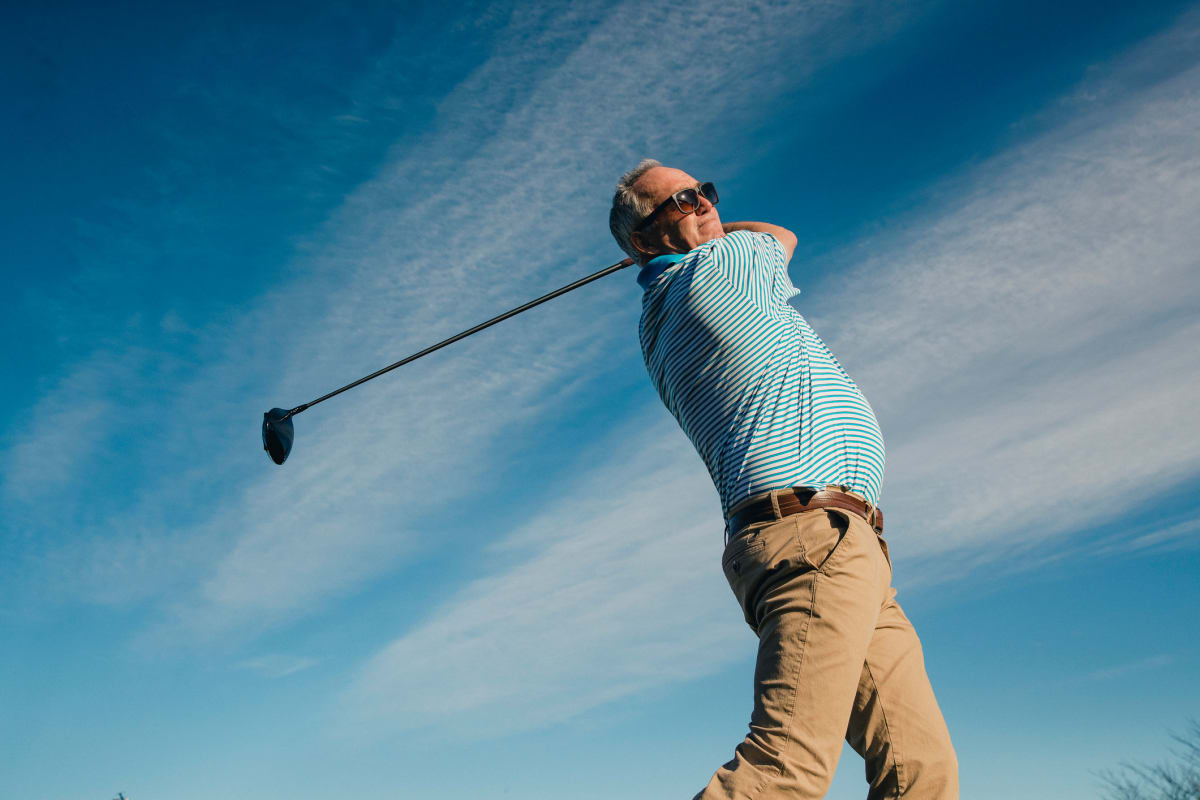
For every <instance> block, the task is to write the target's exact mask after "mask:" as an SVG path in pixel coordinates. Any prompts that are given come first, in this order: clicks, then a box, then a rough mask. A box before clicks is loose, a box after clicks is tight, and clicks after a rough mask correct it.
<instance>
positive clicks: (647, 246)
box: [631, 167, 725, 256]
mask: <svg viewBox="0 0 1200 800" xmlns="http://www.w3.org/2000/svg"><path fill="white" fill-rule="evenodd" d="M699 183H700V182H699V181H697V180H696V179H695V178H693V177H692V176H691V175H688V174H687V173H686V172H684V171H683V170H680V169H672V168H671V167H654V168H653V169H650V170H647V171H646V173H645V174H644V175H642V177H640V178H638V180H637V182H636V183H635V184H634V186H633V188H634V190H635V191H638V192H641V193H643V194H645V195H647V196H649V197H650V198H651V199H652V200H653V201H654V203H653V204H654V206H655V207H658V206H659V205H660V204H662V203H663V202H664V201H666V200H667V199H668V198H669V197H670V196H671V195H673V194H675V193H676V192H678V191H679V190H680V189H691V188H695V187H696V186H697V185H698V184H699ZM724 235H725V230H724V229H723V228H722V227H721V217H720V215H719V214H717V209H716V208H715V207H714V206H713V204H712V203H710V202H709V201H708V198H706V197H704V196H703V195H701V197H700V205H699V207H698V208H697V209H696V210H695V211H694V212H693V213H691V214H683V213H681V212H680V211H679V209H677V208H676V207H675V204H674V203H670V202H668V203H667V207H666V208H664V209H663V210H662V211H661V212H659V214H658V216H657V217H655V219H654V222H653V223H651V224H650V225H649V226H647V227H646V228H644V229H643V230H640V231H637V232H635V233H634V234H633V235H632V237H631V240H632V242H633V244H634V246H635V247H637V248H638V249H639V250H641V251H642V252H643V253H645V254H646V255H648V256H655V255H661V254H663V253H686V252H688V251H690V250H694V249H695V248H697V247H699V246H700V245H702V244H704V243H705V242H709V241H712V240H713V239H717V238H720V237H721V236H724Z"/></svg>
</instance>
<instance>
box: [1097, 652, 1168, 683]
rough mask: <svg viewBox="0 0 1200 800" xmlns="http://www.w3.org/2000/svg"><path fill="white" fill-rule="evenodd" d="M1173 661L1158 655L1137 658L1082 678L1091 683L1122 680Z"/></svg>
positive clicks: (1165, 665) (1166, 656) (1165, 656)
mask: <svg viewBox="0 0 1200 800" xmlns="http://www.w3.org/2000/svg"><path fill="white" fill-rule="evenodd" d="M1174 661H1175V659H1173V658H1172V657H1171V656H1169V655H1165V654H1159V655H1155V656H1148V657H1146V658H1139V659H1137V660H1136V661H1129V662H1127V663H1124V664H1118V665H1117V666H1115V667H1107V668H1105V669H1099V670H1096V671H1095V672H1089V673H1088V674H1086V675H1084V676H1083V677H1084V678H1085V679H1086V680H1092V681H1111V680H1113V679H1114V678H1123V677H1125V676H1126V675H1128V674H1129V673H1131V672H1144V671H1145V670H1148V669H1158V668H1159V667H1167V666H1170V665H1171V664H1172V663H1174Z"/></svg>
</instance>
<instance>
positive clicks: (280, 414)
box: [263, 408, 296, 464]
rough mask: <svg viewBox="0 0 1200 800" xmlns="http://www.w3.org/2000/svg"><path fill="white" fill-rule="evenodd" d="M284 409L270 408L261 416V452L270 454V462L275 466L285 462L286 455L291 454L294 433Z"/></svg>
mask: <svg viewBox="0 0 1200 800" xmlns="http://www.w3.org/2000/svg"><path fill="white" fill-rule="evenodd" d="M287 413H288V412H287V409H285V408H272V409H271V410H270V411H268V412H266V413H265V414H263V450H266V451H267V452H268V453H270V454H271V460H272V461H274V462H275V463H276V464H282V463H283V462H284V461H287V457H288V453H290V452H292V440H293V439H295V438H296V432H295V431H294V430H293V429H292V419H291V417H289V416H288V415H287Z"/></svg>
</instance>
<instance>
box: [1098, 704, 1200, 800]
mask: <svg viewBox="0 0 1200 800" xmlns="http://www.w3.org/2000/svg"><path fill="white" fill-rule="evenodd" d="M1171 738H1172V739H1174V740H1175V744H1176V747H1175V748H1173V749H1172V751H1171V755H1172V758H1171V759H1170V760H1167V761H1164V762H1162V763H1159V764H1124V765H1122V766H1121V768H1120V769H1118V770H1116V771H1112V772H1105V773H1103V774H1102V775H1101V776H1100V777H1101V779H1102V780H1103V781H1104V785H1105V793H1104V797H1105V798H1107V800H1200V721H1198V720H1192V721H1191V722H1190V723H1189V725H1188V728H1187V731H1186V732H1185V733H1184V734H1183V735H1180V734H1171Z"/></svg>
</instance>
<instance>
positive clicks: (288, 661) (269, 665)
mask: <svg viewBox="0 0 1200 800" xmlns="http://www.w3.org/2000/svg"><path fill="white" fill-rule="evenodd" d="M318 663H320V662H318V661H317V659H315V658H311V657H309V656H295V655H287V654H285V653H270V654H267V655H261V656H255V657H254V658H248V659H246V660H245V661H242V662H239V663H238V667H239V668H241V669H246V670H250V671H251V672H256V673H258V674H259V675H262V676H263V677H265V678H286V677H287V676H289V675H295V674H296V673H297V672H303V671H304V670H306V669H310V668H312V667H315V666H316V665H317V664H318Z"/></svg>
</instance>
